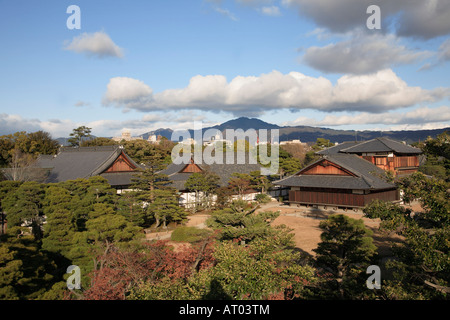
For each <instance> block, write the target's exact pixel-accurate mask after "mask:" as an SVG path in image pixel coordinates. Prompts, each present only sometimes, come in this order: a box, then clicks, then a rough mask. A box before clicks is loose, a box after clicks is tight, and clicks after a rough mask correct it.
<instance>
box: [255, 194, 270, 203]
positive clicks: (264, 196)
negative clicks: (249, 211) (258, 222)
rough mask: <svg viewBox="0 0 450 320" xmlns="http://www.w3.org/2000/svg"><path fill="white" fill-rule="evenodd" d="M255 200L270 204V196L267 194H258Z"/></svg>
mask: <svg viewBox="0 0 450 320" xmlns="http://www.w3.org/2000/svg"><path fill="white" fill-rule="evenodd" d="M255 200H256V201H258V202H259V203H268V202H270V196H269V195H267V194H265V193H258V194H257V195H256V196H255Z"/></svg>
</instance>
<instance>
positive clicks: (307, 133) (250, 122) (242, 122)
mask: <svg viewBox="0 0 450 320" xmlns="http://www.w3.org/2000/svg"><path fill="white" fill-rule="evenodd" d="M208 129H218V130H220V131H221V132H222V133H224V131H225V130H226V129H234V130H236V129H242V130H244V131H246V130H248V129H255V130H260V129H267V130H270V129H278V130H279V140H280V141H287V140H294V139H298V140H301V141H302V142H315V141H316V140H317V138H325V139H329V140H330V141H331V142H338V143H341V142H344V141H355V140H356V141H363V140H370V139H374V138H377V137H388V138H391V139H394V140H399V141H405V142H406V143H413V142H417V141H423V140H425V139H427V138H428V137H432V138H435V137H436V136H437V135H438V134H440V133H442V132H444V131H447V130H450V127H447V128H443V129H433V130H402V131H369V130H365V131H355V130H336V129H329V128H320V127H311V126H278V125H276V124H271V123H267V122H265V121H262V120H260V119H256V118H247V117H240V118H237V119H233V120H229V121H227V122H224V123H222V124H220V125H215V126H212V127H207V128H203V129H202V130H203V132H204V131H206V130H208ZM173 132H174V131H173V130H172V129H170V128H165V129H158V130H154V131H150V132H146V133H144V134H142V135H141V136H142V137H143V138H144V139H148V137H149V136H150V135H161V136H164V137H166V138H168V139H171V137H172V133H173ZM189 133H190V135H191V137H194V130H192V129H191V130H189Z"/></svg>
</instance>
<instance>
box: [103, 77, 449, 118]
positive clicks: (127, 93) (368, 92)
mask: <svg viewBox="0 0 450 320" xmlns="http://www.w3.org/2000/svg"><path fill="white" fill-rule="evenodd" d="M448 95H449V89H447V88H437V89H434V90H425V89H422V88H420V87H410V86H408V85H407V83H406V82H405V81H403V80H402V79H401V78H399V77H398V76H397V75H396V74H395V73H394V72H393V71H392V70H390V69H385V70H380V71H378V72H376V73H373V74H367V75H344V76H342V77H340V78H339V79H338V80H337V82H336V84H334V85H333V84H332V82H331V81H330V80H328V79H326V78H324V77H318V78H315V77H310V76H306V75H304V74H302V73H299V72H290V73H288V74H282V73H281V72H279V71H272V72H270V73H267V74H262V75H260V76H258V77H256V76H247V77H244V76H237V77H235V78H234V79H232V80H231V81H229V82H228V81H227V79H226V77H225V76H223V75H207V76H201V75H197V76H195V77H193V78H191V80H190V82H189V85H188V86H187V87H185V88H181V89H168V90H165V91H162V92H159V93H152V89H151V88H150V87H149V86H148V85H146V84H144V83H143V82H142V81H139V80H136V79H131V78H112V79H111V80H110V83H109V84H108V86H107V91H106V93H105V96H104V104H105V105H116V106H121V107H123V108H124V110H125V111H129V110H131V109H134V110H140V111H158V110H166V111H167V110H183V109H185V110H187V109H192V110H215V111H225V112H230V113H233V114H234V115H250V114H251V115H252V116H253V115H255V116H256V115H260V114H261V113H263V112H264V111H268V110H279V109H292V110H300V109H308V108H309V109H316V110H322V111H343V110H347V111H365V112H370V113H379V112H383V111H386V110H393V109H398V108H403V107H407V106H413V105H415V104H420V103H423V102H432V101H437V100H440V99H442V98H443V97H446V96H448Z"/></svg>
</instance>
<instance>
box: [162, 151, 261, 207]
mask: <svg viewBox="0 0 450 320" xmlns="http://www.w3.org/2000/svg"><path fill="white" fill-rule="evenodd" d="M202 160H203V159H202ZM234 160H235V161H233V163H231V164H227V163H226V158H225V153H224V159H223V161H222V162H223V163H211V164H206V163H205V162H204V161H202V162H200V163H196V162H194V160H193V159H192V158H191V160H190V162H189V163H187V164H186V163H181V164H174V163H172V164H170V165H169V166H168V167H167V168H166V169H165V170H162V171H160V173H162V174H165V175H167V176H168V177H169V180H170V181H171V183H170V186H171V187H174V188H176V189H177V190H178V191H179V193H180V198H179V200H180V205H182V206H184V207H190V206H191V205H192V204H193V203H194V202H195V201H196V199H195V192H191V191H189V190H187V189H186V187H185V184H186V181H187V180H188V179H189V177H190V176H191V175H192V174H193V173H195V172H204V171H207V172H211V173H215V174H217V175H218V176H219V183H218V184H219V187H224V186H227V185H228V181H229V180H230V178H231V176H232V174H233V173H247V174H250V173H251V172H252V171H259V170H260V169H261V165H260V164H257V163H252V162H251V161H249V158H248V155H247V156H246V157H245V159H243V161H242V162H243V163H242V162H240V161H237V158H236V155H235V158H234ZM256 194H257V192H256V191H255V190H248V192H246V194H245V195H244V196H243V199H244V200H249V201H250V200H253V199H254V197H255V195H256Z"/></svg>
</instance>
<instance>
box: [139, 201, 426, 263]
mask: <svg viewBox="0 0 450 320" xmlns="http://www.w3.org/2000/svg"><path fill="white" fill-rule="evenodd" d="M408 207H409V208H411V209H413V210H420V206H419V205H418V204H417V203H413V204H412V205H411V206H408ZM269 210H270V211H279V212H280V216H279V217H278V218H277V219H275V221H274V222H273V225H274V226H275V225H282V224H284V225H286V226H288V227H289V228H291V229H293V231H292V232H293V233H294V241H295V245H296V247H298V248H299V249H300V250H302V251H304V252H305V253H307V254H310V255H312V256H314V255H315V252H314V251H313V249H315V248H317V245H318V243H319V242H320V241H321V240H320V235H321V233H322V230H321V229H320V228H319V223H320V222H321V221H323V220H324V219H327V217H328V216H329V215H331V214H335V213H342V214H345V215H347V216H349V217H350V218H354V219H362V220H363V221H364V224H365V225H366V226H367V227H368V228H370V229H371V230H372V231H373V239H374V244H375V245H376V246H377V247H378V251H379V253H380V254H381V255H383V256H389V255H390V247H391V244H392V242H401V241H402V238H401V237H400V236H398V235H396V234H395V233H390V234H388V233H385V232H382V231H380V230H379V225H380V220H379V219H369V218H365V217H364V216H363V213H362V211H361V210H358V211H356V212H355V211H353V210H347V211H344V210H342V209H337V210H333V209H332V208H327V209H324V208H320V209H315V208H307V207H305V206H300V207H295V206H292V207H291V206H288V205H283V204H280V203H279V202H277V201H273V202H270V203H268V204H264V205H262V206H261V208H259V209H258V210H257V211H269ZM208 218H209V215H207V214H201V213H198V214H194V215H190V216H189V217H188V221H187V223H186V224H185V225H186V226H196V227H198V228H204V227H205V226H206V225H205V221H206V219H208ZM171 234H172V231H163V232H153V233H147V234H146V238H147V240H165V239H169V240H170V236H171ZM169 244H171V245H173V246H174V247H175V249H177V248H178V247H180V246H181V244H179V243H174V242H172V241H170V242H169Z"/></svg>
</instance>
